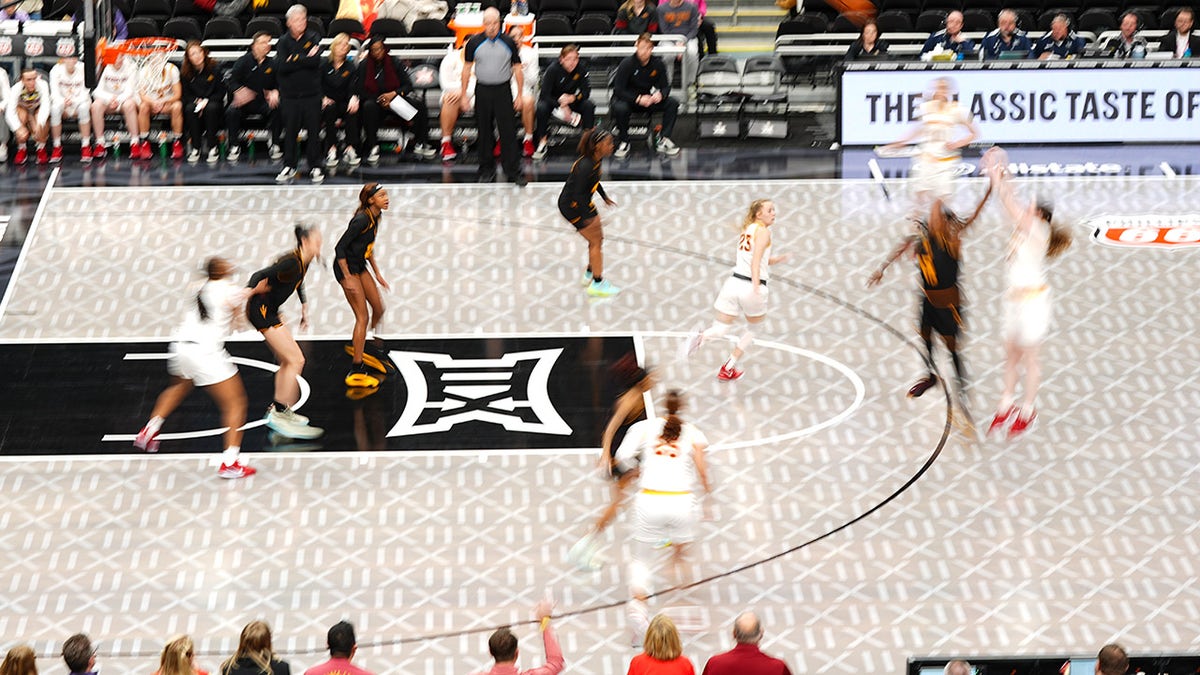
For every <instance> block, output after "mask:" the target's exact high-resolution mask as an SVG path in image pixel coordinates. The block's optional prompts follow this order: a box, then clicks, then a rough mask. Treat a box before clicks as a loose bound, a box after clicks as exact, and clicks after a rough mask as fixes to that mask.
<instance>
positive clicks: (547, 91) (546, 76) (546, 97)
mask: <svg viewBox="0 0 1200 675" xmlns="http://www.w3.org/2000/svg"><path fill="white" fill-rule="evenodd" d="M559 70H560V66H559V65H558V62H557V61H556V62H554V63H552V64H550V65H549V66H547V67H546V70H545V71H543V72H542V81H541V86H539V87H538V100H539V101H545V102H546V103H549V104H550V105H555V104H557V103H558V96H557V95H556V94H555V92H554V89H553V87H554V83H555V80H556V76H557V75H558V72H559Z"/></svg>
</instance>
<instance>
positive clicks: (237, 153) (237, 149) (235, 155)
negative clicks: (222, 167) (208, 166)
mask: <svg viewBox="0 0 1200 675" xmlns="http://www.w3.org/2000/svg"><path fill="white" fill-rule="evenodd" d="M241 158H242V146H240V145H238V144H236V143H235V144H233V145H231V146H229V154H228V155H225V159H227V160H229V161H230V162H236V161H238V160H239V159H241Z"/></svg>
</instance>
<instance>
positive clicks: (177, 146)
mask: <svg viewBox="0 0 1200 675" xmlns="http://www.w3.org/2000/svg"><path fill="white" fill-rule="evenodd" d="M171 159H183V143H181V142H180V141H175V142H174V143H172V144H171Z"/></svg>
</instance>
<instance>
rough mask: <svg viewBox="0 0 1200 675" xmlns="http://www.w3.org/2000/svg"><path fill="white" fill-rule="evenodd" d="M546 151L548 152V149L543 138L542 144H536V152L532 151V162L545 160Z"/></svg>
mask: <svg viewBox="0 0 1200 675" xmlns="http://www.w3.org/2000/svg"><path fill="white" fill-rule="evenodd" d="M547 150H549V148H547V147H546V139H544V138H543V139H542V142H541V143H538V146H537V150H534V151H533V159H534V161H537V162H540V161H542V160H543V159H546V151H547Z"/></svg>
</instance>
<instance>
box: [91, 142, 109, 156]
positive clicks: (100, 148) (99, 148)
mask: <svg viewBox="0 0 1200 675" xmlns="http://www.w3.org/2000/svg"><path fill="white" fill-rule="evenodd" d="M107 156H108V148H106V147H104V144H103V143H101V142H100V141H96V145H94V146H92V157H94V158H96V159H104V158H105V157H107Z"/></svg>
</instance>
